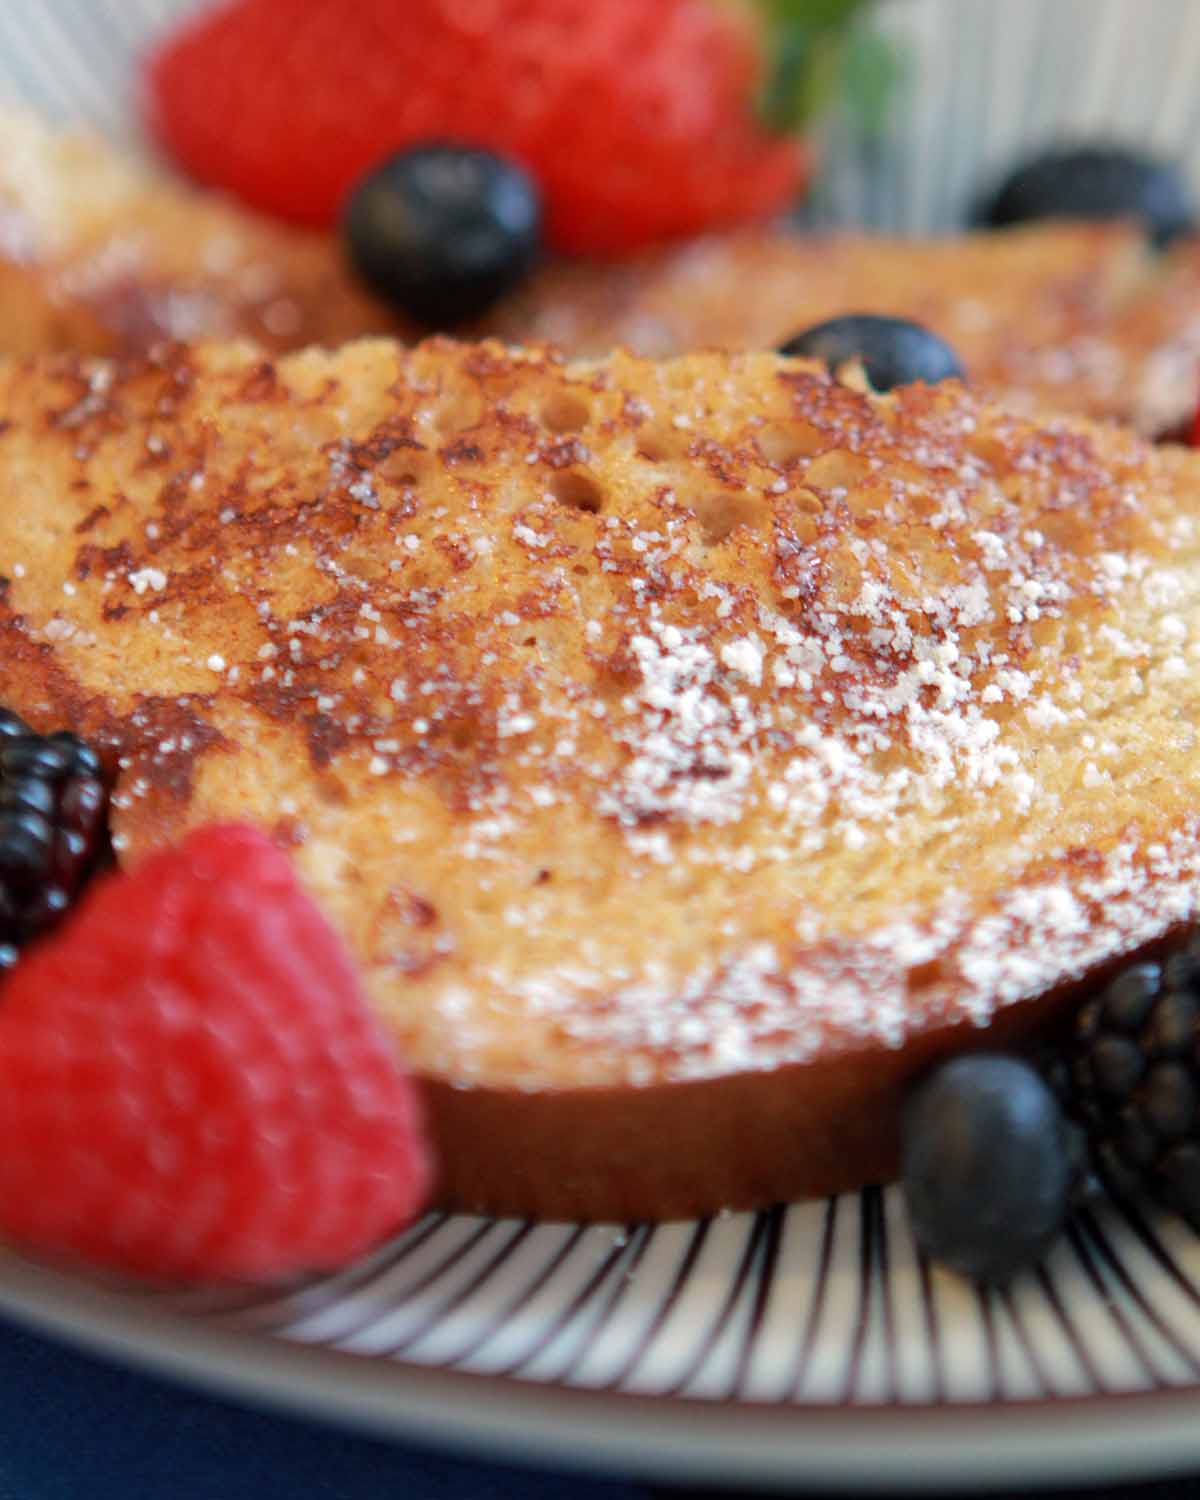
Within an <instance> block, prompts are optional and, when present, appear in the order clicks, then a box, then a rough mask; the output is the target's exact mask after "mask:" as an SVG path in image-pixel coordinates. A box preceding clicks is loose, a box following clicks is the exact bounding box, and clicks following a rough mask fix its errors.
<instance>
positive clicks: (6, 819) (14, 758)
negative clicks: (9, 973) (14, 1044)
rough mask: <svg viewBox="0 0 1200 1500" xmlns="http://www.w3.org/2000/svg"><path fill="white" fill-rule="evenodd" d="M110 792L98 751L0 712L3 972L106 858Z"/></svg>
mask: <svg viewBox="0 0 1200 1500" xmlns="http://www.w3.org/2000/svg"><path fill="white" fill-rule="evenodd" d="M107 809H108V791H107V788H106V786H105V783H104V776H103V772H102V769H101V765H100V757H99V756H98V755H97V754H96V752H95V750H93V749H92V747H91V746H90V745H88V744H85V743H84V741H83V740H81V739H80V738H79V737H78V735H75V734H72V733H70V732H69V731H67V730H61V731H58V732H56V733H54V734H50V735H40V734H35V733H34V731H33V730H32V729H31V728H30V727H29V725H28V724H26V723H25V721H24V720H23V719H21V718H20V717H19V716H18V715H17V714H14V713H12V712H11V711H10V710H8V709H0V971H2V970H4V969H9V968H11V967H12V966H13V965H14V964H15V963H16V962H17V958H18V955H19V952H20V949H21V948H22V947H23V946H24V945H25V944H26V943H27V942H28V941H29V940H30V939H31V938H34V937H36V936H38V934H39V933H42V932H46V931H48V930H49V929H50V928H51V927H53V926H54V925H55V923H56V922H58V921H59V919H60V918H61V917H62V916H63V914H64V912H66V911H67V909H68V908H69V907H70V905H71V903H72V901H73V900H74V899H75V897H76V895H77V894H78V892H79V891H80V889H81V888H82V887H83V885H84V884H85V883H86V881H87V879H88V877H89V876H90V875H91V873H92V871H93V870H94V869H95V868H96V867H97V865H98V864H99V863H101V862H102V860H103V859H104V857H105V856H106V854H107V852H108V828H107V823H106V814H107Z"/></svg>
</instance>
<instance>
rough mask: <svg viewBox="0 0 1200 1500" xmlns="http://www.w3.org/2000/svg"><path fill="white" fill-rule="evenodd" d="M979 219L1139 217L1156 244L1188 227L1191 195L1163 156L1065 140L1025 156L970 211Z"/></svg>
mask: <svg viewBox="0 0 1200 1500" xmlns="http://www.w3.org/2000/svg"><path fill="white" fill-rule="evenodd" d="M974 217H975V220H976V222H977V223H980V224H986V225H993V226H998V225H1004V224H1023V223H1025V222H1026V221H1027V220H1030V219H1139V220H1141V222H1142V223H1143V224H1144V225H1145V227H1146V232H1147V234H1148V235H1149V236H1150V238H1151V239H1152V240H1153V241H1154V243H1155V244H1156V245H1160V246H1161V245H1166V244H1168V243H1169V242H1170V241H1171V240H1173V239H1177V238H1178V237H1179V236H1180V235H1181V234H1187V233H1188V232H1189V231H1190V230H1191V229H1192V227H1193V222H1194V221H1193V213H1192V205H1191V200H1190V195H1189V193H1188V190H1187V188H1186V186H1185V185H1184V182H1183V178H1182V177H1181V176H1180V174H1179V172H1178V171H1177V170H1176V168H1175V167H1174V166H1172V165H1171V164H1170V163H1168V162H1163V161H1156V160H1155V159H1154V158H1153V157H1151V156H1146V155H1143V154H1142V153H1141V152H1137V151H1129V150H1127V149H1125V148H1124V147H1123V146H1110V145H1098V146H1070V147H1065V148H1059V149H1055V150H1051V151H1046V152H1044V153H1042V154H1041V155H1040V156H1035V157H1034V158H1033V159H1032V160H1031V161H1027V162H1024V163H1023V164H1022V165H1021V166H1019V167H1017V168H1016V170H1015V171H1013V172H1012V173H1010V174H1009V176H1008V177H1006V178H1005V179H1004V181H1003V182H1002V183H1000V185H999V187H997V188H996V189H995V190H994V191H993V192H992V193H991V194H990V195H989V196H988V197H987V198H985V199H984V200H983V201H982V202H981V203H980V204H979V206H978V207H977V209H976V211H975V215H974Z"/></svg>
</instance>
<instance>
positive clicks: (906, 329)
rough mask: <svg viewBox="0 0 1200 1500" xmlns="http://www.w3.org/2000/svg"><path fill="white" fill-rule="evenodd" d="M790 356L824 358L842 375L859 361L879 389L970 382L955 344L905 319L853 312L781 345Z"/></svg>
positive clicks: (832, 319)
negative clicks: (845, 367) (919, 383)
mask: <svg viewBox="0 0 1200 1500" xmlns="http://www.w3.org/2000/svg"><path fill="white" fill-rule="evenodd" d="M779 353H780V354H784V355H787V356H788V357H790V358H804V359H819V360H822V361H823V362H824V363H825V364H826V365H828V366H829V368H830V370H832V371H834V372H836V371H837V370H838V369H840V368H841V366H842V365H845V364H848V363H850V362H851V361H855V360H857V361H858V362H860V363H861V364H862V367H863V372H864V374H865V375H866V377H867V379H868V380H869V381H870V383H871V386H872V388H873V389H874V390H876V391H890V390H892V389H893V388H894V387H895V386H898V385H911V384H912V382H913V381H915V380H923V381H924V382H925V383H926V384H927V385H936V384H937V383H938V381H940V380H965V379H966V372H965V371H964V370H963V367H962V364H961V362H960V361H959V358H958V356H957V355H956V354H955V352H954V350H953V349H951V348H950V346H949V344H946V343H944V342H943V341H942V340H941V339H940V338H938V336H937V334H936V333H931V332H930V330H929V329H928V328H923V327H922V326H921V325H920V324H919V323H910V322H908V320H907V319H905V318H887V317H879V316H876V315H875V314H873V313H853V314H848V315H847V316H845V317H840V318H830V319H829V320H828V322H825V323H816V324H814V325H813V327H811V328H806V329H805V330H804V331H803V332H802V333H798V334H796V335H794V337H792V338H790V339H788V341H787V342H786V343H784V344H781V345H780V346H779Z"/></svg>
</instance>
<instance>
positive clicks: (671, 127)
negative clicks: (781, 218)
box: [147, 0, 863, 255]
mask: <svg viewBox="0 0 1200 1500" xmlns="http://www.w3.org/2000/svg"><path fill="white" fill-rule="evenodd" d="M862 3H863V0H789V3H786V4H785V3H783V0H755V3H750V0H743V3H741V4H731V3H729V0H656V3H654V4H652V5H648V4H646V0H604V3H603V4H597V3H595V0H491V3H489V4H487V5H484V6H475V7H464V6H462V5H460V4H458V3H456V0H406V3H405V4H403V5H397V4H396V3H395V0H360V3H359V4H356V5H350V6H348V5H344V4H342V3H341V0H232V3H227V4H224V5H221V6H219V7H218V8H216V9H214V10H210V11H207V12H205V13H203V14H201V15H200V16H199V17H198V18H195V19H192V20H190V21H188V22H186V23H185V24H184V25H183V26H182V27H181V28H180V29H179V30H177V31H176V32H174V33H173V34H172V35H170V36H169V37H168V38H167V40H166V41H165V43H164V44H163V45H162V46H161V47H160V48H159V49H158V50H157V52H155V53H154V54H153V56H152V57H151V58H150V60H149V69H148V78H147V83H148V111H149V118H150V123H151V127H152V129H153V130H154V133H155V134H156V135H157V137H158V139H159V140H160V142H161V143H162V144H163V146H164V147H165V148H166V149H167V150H168V151H169V152H170V153H171V154H172V155H173V156H174V158H175V159H176V160H177V161H178V162H179V163H180V165H182V166H183V167H184V168H185V169H186V170H187V171H189V172H190V173H191V174H192V175H193V176H195V177H197V178H199V179H200V180H201V181H203V182H207V183H211V184H213V185H215V186H218V187H221V188H225V189H227V190H229V191H231V192H233V193H235V194H237V195H238V196H240V197H241V198H243V199H245V200H246V201H247V202H249V203H251V204H253V205H255V206H256V207H258V208H260V209H263V210H265V211H267V212H270V213H274V214H278V215H280V216H282V217H283V218H287V219H291V220H294V221H297V222H300V223H306V224H312V225H317V226H330V225H332V224H333V223H335V222H336V220H337V218H338V216H339V214H340V213H341V212H342V210H343V208H344V206H345V203H346V201H347V199H348V197H349V194H350V192H351V189H352V188H353V186H354V184H355V183H356V182H357V181H359V179H360V178H362V177H363V176H364V175H365V174H366V173H367V172H369V171H371V170H373V169H374V168H376V167H377V166H378V164H379V163H381V162H382V161H384V160H385V159H386V158H388V157H389V156H392V155H393V154H394V153H396V152H397V151H400V150H404V149H407V148H408V147H411V146H414V145H421V144H425V143H427V142H429V141H451V142H455V143H459V144H462V145H470V146H475V147H480V148H483V149H486V150H488V151H492V152H495V153H498V154H500V155H502V156H505V157H507V158H510V159H512V160H514V161H516V162H519V163H520V164H521V165H522V166H523V167H524V168H525V169H526V170H527V171H528V172H529V174H530V175H531V177H532V178H533V179H534V181H535V182H536V183H537V185H538V188H539V190H540V191H541V194H542V196H543V199H544V202H545V206H546V229H547V236H548V240H549V243H550V245H551V247H552V248H554V249H555V250H558V251H563V252H567V253H575V254H595V255H612V254H621V253H625V252H628V251H631V250H634V249H636V248H638V247H640V246H643V245H647V244H652V243H655V242H658V241H662V240H666V239H671V238H676V237H680V236H684V235H689V234H695V233H698V232H700V231H701V230H704V229H708V228H712V227H715V226H718V225H726V224H731V223H734V222H738V221H741V220H747V219H753V218H758V217H762V216H764V215H768V214H771V213H774V212H777V211H779V210H782V209H784V208H786V207H787V206H788V205H790V203H791V202H792V201H793V200H794V198H795V197H796V195H797V194H798V192H799V191H800V189H801V188H802V187H803V185H804V184H805V182H806V179H807V176H808V174H809V171H810V167H811V151H810V149H809V147H808V146H807V145H806V144H805V143H804V142H803V141H802V140H801V139H800V138H799V137H798V136H796V135H795V134H793V133H792V132H793V131H794V130H795V129H796V128H797V127H803V126H805V125H806V124H807V123H808V122H809V120H810V119H811V115H812V112H813V110H814V109H815V108H817V107H818V106H819V104H820V103H821V102H822V101H823V100H824V99H825V98H826V97H827V95H828V93H829V88H830V84H829V78H828V76H827V75H828V74H829V69H830V66H831V63H830V59H831V58H834V57H837V56H839V55H840V53H839V48H838V46H837V45H836V43H837V42H838V39H840V38H841V37H842V36H843V35H844V34H845V31H846V27H847V25H848V22H849V19H850V17H851V16H852V14H854V13H855V12H856V11H857V10H858V9H859V8H860V7H861V5H862ZM776 64H778V65H779V66H778V67H776ZM776 75H779V77H780V80H781V81H776V82H773V81H772V79H773V78H774V77H775V76H776ZM760 104H765V106H766V108H767V112H768V114H769V117H770V118H769V123H768V122H767V121H765V120H764V119H763V117H762V116H761V115H760V114H759V110H758V107H759V105H760Z"/></svg>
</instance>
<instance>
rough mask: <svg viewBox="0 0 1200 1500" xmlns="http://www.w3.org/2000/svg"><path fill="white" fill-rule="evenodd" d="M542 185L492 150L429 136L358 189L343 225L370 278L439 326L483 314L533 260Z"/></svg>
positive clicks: (390, 160)
mask: <svg viewBox="0 0 1200 1500" xmlns="http://www.w3.org/2000/svg"><path fill="white" fill-rule="evenodd" d="M540 228H541V203H540V200H539V197H538V193H537V189H536V188H535V187H534V185H533V183H532V181H531V180H530V178H529V177H528V176H527V175H526V173H525V172H524V171H522V169H521V168H520V167H518V166H517V165H516V164H515V163H513V162H511V161H507V160H505V159H504V158H502V157H499V156H494V155H492V153H491V152H489V151H480V150H475V149H472V148H470V147H464V146H453V145H444V144H438V143H430V144H428V145H423V146H416V147H414V148H412V149H411V150H408V151H402V152H400V153H399V154H398V155H396V156H391V157H389V158H388V159H387V160H386V161H384V162H382V163H381V164H380V165H379V166H377V167H375V168H374V169H373V170H372V171H371V172H369V173H368V174H367V175H366V176H365V177H364V178H362V179H361V181H360V182H359V183H358V185H357V187H356V188H355V189H354V192H353V193H352V195H351V197H350V201H349V204H348V206H347V208H346V214H345V221H344V232H345V237H346V243H347V247H348V250H349V254H350V259H351V261H352V262H353V264H354V266H355V267H356V269H357V270H358V272H359V274H360V275H361V276H362V278H363V280H364V281H366V282H367V284H368V285H369V286H370V287H372V288H373V289H374V290H375V291H376V292H378V293H379V295H380V296H381V297H383V298H385V299H386V300H388V301H389V302H392V303H393V304H394V305H395V306H396V307H398V308H399V309H400V310H401V311H403V312H405V313H407V314H408V315H409V316H410V317H412V318H415V319H416V320H417V321H418V322H420V323H424V324H426V325H429V326H435V327H441V326H449V325H452V324H455V323H460V322H462V321H464V320H465V319H468V318H474V317H478V316H479V314H481V313H483V312H485V311H486V310H487V309H488V308H489V307H490V306H491V305H492V304H493V303H494V302H495V301H497V299H498V298H500V297H502V296H503V295H504V294H505V293H506V292H508V291H510V290H511V289H512V288H513V287H514V286H516V285H517V284H518V283H519V282H520V281H521V280H522V279H523V278H524V277H525V276H527V275H528V273H529V272H530V270H531V269H532V268H533V265H534V262H535V260H536V258H537V253H538V244H539V238H540Z"/></svg>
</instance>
